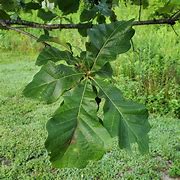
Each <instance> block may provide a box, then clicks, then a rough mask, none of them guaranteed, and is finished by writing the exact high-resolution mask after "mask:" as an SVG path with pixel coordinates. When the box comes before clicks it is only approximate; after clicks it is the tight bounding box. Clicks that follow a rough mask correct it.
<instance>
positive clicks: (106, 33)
mask: <svg viewBox="0 0 180 180" xmlns="http://www.w3.org/2000/svg"><path fill="white" fill-rule="evenodd" d="M131 26H132V21H127V22H125V21H122V22H115V23H111V24H101V25H97V26H94V27H93V28H92V29H90V30H88V35H89V39H90V43H89V44H88V46H86V49H87V51H89V55H88V56H87V58H88V60H89V61H90V62H91V65H92V67H91V69H92V70H98V69H100V68H101V67H102V66H103V65H104V64H106V62H109V61H113V60H115V59H116V57H117V55H118V54H121V53H125V52H127V51H128V50H129V49H130V47H131V44H130V40H131V38H132V37H133V35H134V30H133V29H132V27H131Z"/></svg>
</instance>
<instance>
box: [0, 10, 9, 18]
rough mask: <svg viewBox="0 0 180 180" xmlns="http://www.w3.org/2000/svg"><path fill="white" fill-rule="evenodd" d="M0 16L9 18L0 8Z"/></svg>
mask: <svg viewBox="0 0 180 180" xmlns="http://www.w3.org/2000/svg"><path fill="white" fill-rule="evenodd" d="M0 18H1V19H10V16H9V14H7V13H6V12H5V11H3V10H1V9H0Z"/></svg>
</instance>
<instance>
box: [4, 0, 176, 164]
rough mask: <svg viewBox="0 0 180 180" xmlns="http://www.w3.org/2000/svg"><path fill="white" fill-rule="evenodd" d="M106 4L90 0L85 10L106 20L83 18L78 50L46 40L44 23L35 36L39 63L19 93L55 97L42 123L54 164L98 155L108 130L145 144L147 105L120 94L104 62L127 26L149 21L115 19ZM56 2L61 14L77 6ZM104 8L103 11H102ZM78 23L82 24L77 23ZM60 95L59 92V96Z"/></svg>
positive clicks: (117, 50) (123, 46) (125, 39)
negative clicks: (94, 22) (84, 40)
mask: <svg viewBox="0 0 180 180" xmlns="http://www.w3.org/2000/svg"><path fill="white" fill-rule="evenodd" d="M103 3H104V4H103ZM90 4H91V3H90ZM146 4H147V3H144V4H143V5H144V6H146ZM2 5H3V3H2ZM31 5H32V4H31ZM71 5H72V4H71ZM91 5H92V4H91ZM102 5H103V9H101V8H102V7H101V6H102ZM105 5H108V4H106V2H105V1H103V2H102V4H101V3H99V2H95V3H93V5H92V6H90V7H89V10H88V11H90V14H91V15H92V14H93V12H94V11H95V12H96V13H95V17H94V16H93V17H91V19H94V18H96V20H97V22H98V23H105V16H110V20H111V23H109V24H101V25H94V26H93V27H92V25H91V24H89V23H88V24H85V26H88V27H91V28H90V29H88V30H87V32H84V29H83V32H82V31H80V33H81V34H82V33H83V35H86V33H87V35H88V36H89V41H88V42H87V43H86V46H85V50H81V52H78V54H76V53H77V51H76V50H74V47H73V46H72V45H70V44H62V43H61V42H60V44H61V45H63V46H64V48H62V50H58V49H57V48H55V47H52V46H50V45H49V41H50V42H51V41H53V42H54V41H55V40H54V38H52V37H50V36H49V34H48V31H47V29H48V28H45V34H44V35H41V36H40V38H39V39H38V41H41V42H42V43H43V44H44V45H45V46H46V47H45V48H44V49H43V50H42V51H41V53H40V55H39V56H38V58H37V62H36V64H37V65H43V67H42V68H41V70H40V71H39V72H38V73H37V74H36V75H35V76H34V79H33V81H32V82H31V83H30V84H29V85H28V86H27V87H26V88H25V90H24V94H25V95H26V96H28V97H33V98H34V97H36V98H41V99H43V100H46V101H47V102H48V103H53V102H55V101H57V100H58V101H59V103H60V108H58V110H57V111H56V112H55V114H54V116H53V117H52V118H51V119H50V121H49V122H48V124H47V130H48V132H49V135H48V138H47V140H46V148H47V150H48V151H49V152H50V156H51V162H52V163H53V165H54V166H55V167H71V166H75V167H85V166H86V165H87V163H88V161H89V160H96V159H99V158H101V157H102V155H103V154H104V153H105V152H106V151H109V150H111V147H112V144H113V141H112V138H111V137H113V136H118V137H119V146H120V147H121V148H128V149H131V148H130V143H131V142H137V143H138V145H139V150H140V151H141V152H146V151H147V150H148V136H147V133H148V131H149V129H150V126H149V123H148V121H147V117H148V113H147V110H146V108H145V107H144V106H142V105H140V104H138V103H134V102H132V101H128V100H126V99H125V98H123V97H122V93H121V91H120V90H119V89H118V88H117V86H116V85H115V84H114V83H113V80H112V74H113V72H112V68H111V65H110V63H109V62H110V61H113V60H115V59H116V57H117V55H119V54H121V53H124V52H126V51H128V50H129V49H130V42H131V38H132V37H133V35H134V30H133V29H132V26H133V25H138V24H141V23H147V22H148V21H146V22H141V21H134V20H130V21H117V20H116V17H115V14H114V13H113V11H111V6H105ZM110 5H111V3H110ZM171 5H172V4H171ZM3 6H4V5H3ZM58 6H59V9H60V10H62V11H63V13H64V14H68V13H70V12H73V11H76V9H75V10H69V11H67V9H66V8H63V6H62V7H61V5H59V4H58ZM104 6H105V8H104ZM177 6H178V3H177V4H176V3H175V4H174V3H173V9H175V10H176V7H177ZM33 7H34V6H33ZM36 7H37V4H36ZM75 7H76V6H75ZM93 7H95V8H94V9H93ZM140 7H141V6H140ZM104 9H105V10H106V11H102V10H104ZM40 12H41V15H39V16H41V18H42V19H44V15H45V14H46V15H47V12H43V11H39V13H40ZM97 12H98V13H100V15H99V14H98V13H97ZM48 13H50V12H48ZM101 13H102V14H101ZM42 14H43V16H42ZM86 14H87V11H86V10H85V12H84V11H82V13H81V18H85V21H87V19H86V18H87V17H86V16H85V15H86ZM97 14H98V15H97ZM167 14H168V13H167ZM6 15H8V14H6ZM177 15H178V16H177ZM96 16H97V17H96ZM103 17H104V20H103ZM177 17H179V14H178V13H177V12H176V13H175V14H173V17H171V18H168V19H163V20H162V19H161V21H153V23H157V22H158V23H167V24H171V25H173V24H174V23H175V22H176V20H177ZM44 20H45V21H47V19H44ZM82 21H83V20H82ZM1 22H2V23H1V24H2V26H3V27H4V28H9V29H12V30H17V28H15V29H14V27H11V26H9V24H8V23H13V21H11V20H6V21H1ZM14 22H15V23H17V24H18V23H19V24H20V25H27V26H28V23H27V22H25V23H24V22H23V21H19V20H15V21H14ZM21 23H22V24H21ZM37 26H38V24H37ZM80 26H81V24H78V25H77V27H80ZM65 27H66V26H65ZM49 28H50V27H49ZM58 28H59V27H58ZM61 28H62V27H61ZM21 32H22V31H21ZM55 42H56V41H55ZM61 60H63V61H61ZM49 61H53V62H49ZM57 62H58V63H57ZM59 62H60V63H59ZM104 79H105V80H104ZM68 90H69V92H67V91H68ZM61 95H62V97H63V98H60V96H61ZM90 104H91V106H90ZM101 106H104V107H103V108H102V107H101ZM65 112H66V113H65ZM67 112H68V113H67ZM67 114H68V116H67ZM112 114H113V115H114V116H113V118H112ZM110 120H111V121H110ZM59 125H60V126H59ZM59 147H61V148H59ZM87 152H89V154H88V155H89V156H87ZM77 158H78V160H77Z"/></svg>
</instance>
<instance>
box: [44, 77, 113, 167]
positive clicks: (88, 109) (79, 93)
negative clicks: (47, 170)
mask: <svg viewBox="0 0 180 180" xmlns="http://www.w3.org/2000/svg"><path fill="white" fill-rule="evenodd" d="M95 97H96V95H95V94H94V93H93V91H92V86H91V85H90V84H89V83H88V80H84V81H83V82H82V84H80V85H78V86H77V87H76V88H75V89H73V90H72V91H71V92H70V93H69V94H67V95H66V96H64V104H62V105H61V106H60V108H59V109H58V110H57V111H56V113H55V114H54V116H53V117H52V118H51V119H50V120H49V122H48V123H47V130H48V138H47V140H46V143H45V146H46V148H47V150H48V152H49V154H50V157H51V158H50V160H51V162H52V164H53V166H55V167H58V168H64V167H77V168H83V167H85V166H86V165H87V163H88V162H89V161H90V160H98V159H100V158H101V157H102V156H103V154H104V153H105V152H106V151H107V150H109V148H110V147H111V145H112V144H111V143H112V141H111V137H110V135H109V133H108V132H107V130H106V129H105V128H104V127H103V126H102V125H101V123H100V122H99V119H98V117H97V105H96V102H95Z"/></svg>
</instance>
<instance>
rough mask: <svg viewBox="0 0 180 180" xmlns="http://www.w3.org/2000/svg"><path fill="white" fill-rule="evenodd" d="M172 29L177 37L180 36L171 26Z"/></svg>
mask: <svg viewBox="0 0 180 180" xmlns="http://www.w3.org/2000/svg"><path fill="white" fill-rule="evenodd" d="M171 27H172V29H173V31H174V33H175V34H176V36H179V34H178V33H177V32H176V30H175V29H174V26H171Z"/></svg>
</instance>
